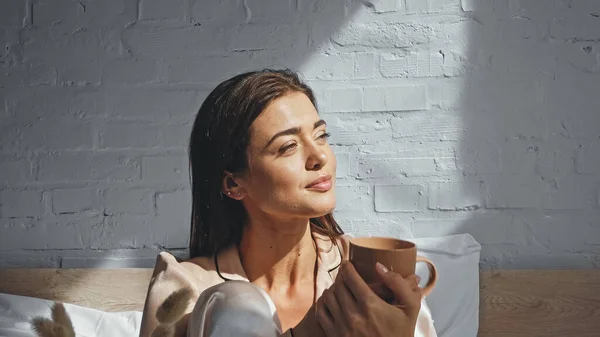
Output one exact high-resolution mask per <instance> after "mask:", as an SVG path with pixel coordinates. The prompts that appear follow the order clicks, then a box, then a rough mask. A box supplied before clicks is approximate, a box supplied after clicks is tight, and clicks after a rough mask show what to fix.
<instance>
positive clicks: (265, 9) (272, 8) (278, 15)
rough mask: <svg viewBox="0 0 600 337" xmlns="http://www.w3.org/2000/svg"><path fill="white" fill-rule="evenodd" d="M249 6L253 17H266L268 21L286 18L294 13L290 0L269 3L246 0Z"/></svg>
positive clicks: (258, 0) (248, 8)
mask: <svg viewBox="0 0 600 337" xmlns="http://www.w3.org/2000/svg"><path fill="white" fill-rule="evenodd" d="M244 4H245V6H247V11H249V13H250V16H251V17H252V19H255V18H259V19H263V20H264V19H266V20H267V21H268V22H272V21H273V20H278V19H280V20H281V19H286V18H288V20H289V16H290V14H291V13H292V11H291V8H292V2H291V1H290V0H281V1H275V2H273V3H270V4H268V5H265V3H264V2H262V1H261V0H246V1H245V2H244Z"/></svg>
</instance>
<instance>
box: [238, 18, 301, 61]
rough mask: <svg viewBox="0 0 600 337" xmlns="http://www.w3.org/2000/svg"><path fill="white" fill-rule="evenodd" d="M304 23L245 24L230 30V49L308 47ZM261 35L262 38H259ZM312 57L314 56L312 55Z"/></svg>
mask: <svg viewBox="0 0 600 337" xmlns="http://www.w3.org/2000/svg"><path fill="white" fill-rule="evenodd" d="M307 35H308V26H306V25H304V24H295V25H290V24H279V25H273V24H270V23H264V24H245V25H239V26H237V27H235V28H233V29H231V30H230V31H229V32H228V36H229V43H228V48H227V50H228V51H237V52H239V51H252V50H285V49H290V48H292V49H296V48H305V47H307V43H308V41H307V39H306V36H307ZM257 37H260V38H257ZM311 58H312V57H311Z"/></svg>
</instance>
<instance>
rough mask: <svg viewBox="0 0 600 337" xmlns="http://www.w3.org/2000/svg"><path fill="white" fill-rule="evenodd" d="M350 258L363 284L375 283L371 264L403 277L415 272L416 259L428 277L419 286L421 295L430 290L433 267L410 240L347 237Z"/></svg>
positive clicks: (374, 274)
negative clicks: (419, 254)
mask: <svg viewBox="0 0 600 337" xmlns="http://www.w3.org/2000/svg"><path fill="white" fill-rule="evenodd" d="M349 253H350V258H349V260H350V262H352V264H353V265H354V268H355V269H356V271H357V272H358V274H360V276H362V278H363V279H364V280H365V282H366V283H367V284H374V283H378V282H380V281H379V278H378V277H377V271H376V270H375V264H376V263H377V262H379V263H381V264H383V265H384V266H386V267H387V268H388V269H389V270H390V271H394V272H396V273H398V274H400V275H401V276H402V277H407V276H410V275H414V274H415V269H416V264H417V262H424V263H426V264H427V266H428V267H429V280H428V282H427V285H426V286H425V287H423V288H422V294H423V296H427V295H429V294H430V293H431V291H432V290H433V288H434V287H435V283H436V281H437V269H436V268H435V265H434V264H433V262H431V260H429V259H427V258H425V257H422V256H417V246H416V245H415V244H414V243H413V242H410V241H405V240H400V239H395V238H389V237H359V238H353V239H350V252H349Z"/></svg>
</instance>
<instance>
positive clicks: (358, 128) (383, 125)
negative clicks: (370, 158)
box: [326, 115, 392, 145]
mask: <svg viewBox="0 0 600 337" xmlns="http://www.w3.org/2000/svg"><path fill="white" fill-rule="evenodd" d="M334 116H335V115H334ZM334 116H332V117H329V116H328V117H326V120H327V129H328V130H329V132H330V133H331V138H330V139H329V143H330V144H335V145H358V144H378V143H380V142H382V141H385V140H389V139H391V138H392V134H391V128H390V126H389V122H388V121H387V119H386V116H373V117H369V118H364V117H363V118H359V119H344V120H342V119H341V118H335V117H334Z"/></svg>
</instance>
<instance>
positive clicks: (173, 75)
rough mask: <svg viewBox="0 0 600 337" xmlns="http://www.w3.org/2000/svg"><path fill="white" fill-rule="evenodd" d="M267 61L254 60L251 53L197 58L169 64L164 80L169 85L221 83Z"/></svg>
mask: <svg viewBox="0 0 600 337" xmlns="http://www.w3.org/2000/svg"><path fill="white" fill-rule="evenodd" d="M269 62H270V60H268V59H258V60H257V59H255V58H254V57H253V55H252V53H235V54H233V55H232V56H219V57H198V56H195V57H193V58H190V59H183V60H178V61H173V62H170V63H169V64H168V65H167V75H166V79H167V81H168V82H171V83H214V82H221V81H224V80H226V79H227V78H230V77H232V76H235V75H239V74H240V73H243V72H246V71H252V70H256V69H259V68H263V67H265V66H267V65H269V64H270V63H269Z"/></svg>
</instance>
